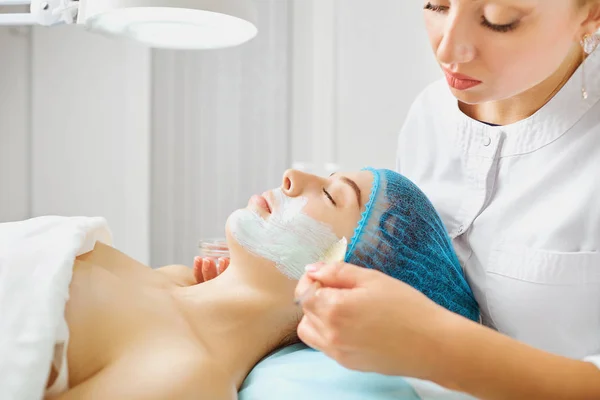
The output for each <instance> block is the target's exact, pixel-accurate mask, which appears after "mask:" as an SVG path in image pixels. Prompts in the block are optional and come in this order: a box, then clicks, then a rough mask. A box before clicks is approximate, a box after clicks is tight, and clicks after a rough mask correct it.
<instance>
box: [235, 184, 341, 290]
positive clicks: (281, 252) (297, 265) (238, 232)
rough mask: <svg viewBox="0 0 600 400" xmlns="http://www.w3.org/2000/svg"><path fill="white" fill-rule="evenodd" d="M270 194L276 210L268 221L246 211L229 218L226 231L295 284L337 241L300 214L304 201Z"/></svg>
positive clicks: (279, 192)
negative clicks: (309, 265)
mask: <svg viewBox="0 0 600 400" xmlns="http://www.w3.org/2000/svg"><path fill="white" fill-rule="evenodd" d="M272 193H273V195H274V198H275V204H276V207H274V208H275V209H276V210H275V211H273V213H272V214H271V215H270V216H269V218H267V219H263V218H261V216H260V215H259V214H258V213H256V212H254V211H252V210H249V209H242V210H237V211H235V212H234V213H233V214H232V215H231V216H230V217H229V218H230V219H229V223H230V225H229V228H230V231H231V234H232V235H233V237H234V238H235V240H236V241H237V242H238V243H239V244H240V245H241V246H243V247H244V248H245V249H247V250H248V251H250V252H251V253H253V254H256V255H258V256H259V257H263V258H266V259H268V260H271V261H274V262H275V264H276V266H277V269H278V270H279V271H281V272H282V273H283V274H284V275H286V276H287V277H289V278H292V279H296V280H297V279H300V277H301V276H302V275H303V274H304V267H305V266H306V265H308V264H312V263H315V262H317V261H319V260H321V259H322V258H323V256H324V254H325V253H326V252H327V251H328V250H329V249H330V248H331V246H333V245H334V244H335V243H336V242H338V241H339V240H340V239H339V238H338V237H337V236H336V235H335V233H333V231H332V229H331V227H330V226H329V225H327V224H324V223H322V222H319V221H316V220H315V219H313V218H311V217H309V216H308V215H306V214H304V213H302V209H303V208H304V206H305V205H306V203H307V201H308V200H307V199H306V198H305V197H288V196H286V195H285V194H284V193H283V191H282V190H281V189H276V190H274V191H273V192H272Z"/></svg>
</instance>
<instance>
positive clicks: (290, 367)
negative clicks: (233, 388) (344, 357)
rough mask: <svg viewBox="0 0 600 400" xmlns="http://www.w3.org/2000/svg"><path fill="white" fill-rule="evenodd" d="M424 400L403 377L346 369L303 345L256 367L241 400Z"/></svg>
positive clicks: (277, 353) (293, 347) (246, 382)
mask: <svg viewBox="0 0 600 400" xmlns="http://www.w3.org/2000/svg"><path fill="white" fill-rule="evenodd" d="M338 399H339V400H366V399H368V400H398V399H403V400H420V399H421V398H420V397H419V396H417V394H416V393H415V391H414V390H413V388H412V386H411V385H410V384H409V383H408V382H407V381H406V380H405V379H404V378H401V377H390V376H385V375H379V374H374V373H366V372H357V371H352V370H349V369H346V368H344V367H342V366H341V365H339V364H338V363H337V362H335V361H334V360H332V359H330V358H329V357H327V356H326V355H324V354H323V353H321V352H318V351H315V350H313V349H310V348H308V347H307V346H305V345H303V344H296V345H293V346H288V347H285V348H283V349H281V350H279V351H276V352H275V353H273V354H271V355H270V356H268V357H267V358H265V359H264V360H262V361H261V362H260V363H258V364H257V365H256V367H254V369H253V370H252V371H251V372H250V374H249V375H248V377H247V378H246V380H245V381H244V384H243V385H242V388H241V389H240V392H239V400H338Z"/></svg>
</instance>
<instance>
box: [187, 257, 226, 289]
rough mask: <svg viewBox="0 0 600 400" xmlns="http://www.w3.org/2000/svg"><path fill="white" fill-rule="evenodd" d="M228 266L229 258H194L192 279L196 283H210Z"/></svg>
mask: <svg viewBox="0 0 600 400" xmlns="http://www.w3.org/2000/svg"><path fill="white" fill-rule="evenodd" d="M228 266H229V258H227V257H221V258H219V259H218V265H217V259H216V258H212V257H196V258H194V277H195V278H196V282H197V283H202V282H206V281H210V280H211V279H214V278H216V277H217V276H218V275H219V274H221V273H222V272H223V271H225V270H226V269H227V267H228Z"/></svg>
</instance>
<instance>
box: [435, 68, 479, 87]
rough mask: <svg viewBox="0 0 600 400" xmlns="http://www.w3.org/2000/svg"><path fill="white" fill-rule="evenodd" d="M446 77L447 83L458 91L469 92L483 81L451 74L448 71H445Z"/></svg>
mask: <svg viewBox="0 0 600 400" xmlns="http://www.w3.org/2000/svg"><path fill="white" fill-rule="evenodd" d="M444 75H446V81H447V82H448V85H450V86H451V87H453V88H454V89H457V90H467V89H470V88H472V87H475V86H477V85H479V84H481V81H478V80H477V79H475V78H471V77H470V76H467V75H463V74H458V73H455V72H451V71H448V70H447V69H444Z"/></svg>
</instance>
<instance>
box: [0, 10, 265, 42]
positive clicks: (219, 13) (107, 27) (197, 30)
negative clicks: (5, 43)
mask: <svg viewBox="0 0 600 400" xmlns="http://www.w3.org/2000/svg"><path fill="white" fill-rule="evenodd" d="M24 5H25V6H26V5H29V6H30V7H29V9H30V10H29V11H30V12H29V13H8V14H7V13H2V11H1V10H2V8H1V7H0V25H13V26H14V25H44V26H52V25H60V24H82V25H84V26H85V27H86V28H87V29H89V30H90V31H93V32H98V33H103V34H108V35H114V36H122V37H127V38H130V39H133V40H136V41H138V42H141V43H144V44H146V45H148V46H150V47H156V48H170V49H215V48H224V47H232V46H237V45H240V44H242V43H244V42H247V41H248V40H250V39H252V38H253V37H254V36H256V34H257V29H256V23H255V21H256V10H255V8H254V4H253V2H252V0H79V1H73V0H0V6H24Z"/></svg>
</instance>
